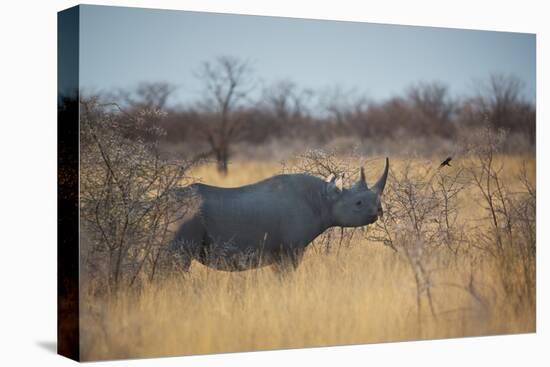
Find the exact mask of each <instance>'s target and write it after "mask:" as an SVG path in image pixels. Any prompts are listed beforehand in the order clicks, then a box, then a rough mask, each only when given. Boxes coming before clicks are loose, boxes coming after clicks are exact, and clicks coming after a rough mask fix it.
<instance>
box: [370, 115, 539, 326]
mask: <svg viewBox="0 0 550 367" xmlns="http://www.w3.org/2000/svg"><path fill="white" fill-rule="evenodd" d="M504 141H505V133H504V132H503V131H501V130H495V129H494V128H492V127H491V126H490V125H487V126H486V127H485V129H484V130H483V134H480V135H479V136H478V140H477V141H470V142H468V144H466V145H465V146H464V147H463V148H462V154H464V155H465V157H466V158H465V159H462V160H461V161H460V163H458V164H456V165H454V166H453V167H452V169H451V167H446V166H441V167H440V166H439V164H438V162H430V161H422V160H420V159H409V160H405V161H404V163H403V164H402V165H401V166H400V167H398V168H395V167H392V169H391V170H390V175H389V178H388V183H387V185H386V188H385V191H384V196H383V205H384V217H383V218H380V219H379V220H378V221H377V222H376V223H375V224H374V226H373V228H371V229H370V230H369V232H368V235H367V236H368V238H369V239H370V240H372V241H377V242H381V243H383V244H385V245H387V246H389V247H391V248H392V249H394V250H395V251H396V252H398V253H399V254H400V255H402V256H403V258H404V259H405V260H406V261H407V263H408V264H409V265H410V268H411V270H412V271H413V273H414V276H415V280H416V290H417V312H418V315H419V317H420V315H421V313H422V312H421V309H422V304H423V302H422V301H423V300H425V303H427V304H428V306H429V309H430V312H431V314H432V316H433V317H437V314H438V313H439V312H438V311H441V310H436V309H435V307H434V296H433V293H434V292H433V289H434V288H438V287H455V288H460V289H462V290H464V291H465V292H467V293H468V294H470V295H471V298H472V299H473V300H474V301H475V302H476V303H478V305H479V306H481V307H485V308H487V304H488V302H490V300H487V299H481V298H480V296H479V292H478V291H477V290H476V279H475V277H474V274H475V272H476V271H475V269H476V268H478V267H479V265H480V264H481V263H482V262H489V263H491V264H494V265H495V266H494V267H495V269H496V273H497V274H498V275H499V278H500V284H501V287H502V289H503V291H504V292H503V294H504V296H505V297H506V298H507V299H509V300H510V302H514V305H512V306H513V308H514V310H515V311H516V312H521V311H522V310H523V311H525V310H528V311H530V312H534V307H535V275H536V274H535V270H536V269H535V266H536V262H535V260H536V242H535V214H536V189H535V187H534V185H533V184H532V182H533V178H531V177H529V176H528V173H527V169H526V166H525V163H523V166H522V167H523V168H522V170H521V172H520V174H519V177H518V180H517V181H518V182H520V185H519V187H510V186H509V185H508V184H507V183H506V182H507V181H509V180H506V175H507V174H508V173H507V172H506V171H505V167H504V163H502V160H500V161H499V163H497V155H498V154H499V153H500V151H499V149H500V147H501V146H502V143H503V142H504ZM472 200H476V201H477V203H478V205H479V209H480V212H479V213H481V214H478V213H477V212H475V213H462V215H460V216H459V213H460V212H461V211H462V208H461V205H462V204H464V203H466V202H467V201H472ZM459 259H460V261H462V260H463V259H467V263H468V265H469V268H470V269H471V275H470V277H469V279H468V280H467V281H466V282H464V283H449V282H437V280H436V279H437V271H438V270H441V269H444V268H446V267H447V266H448V264H449V263H450V262H451V261H458V260H459Z"/></svg>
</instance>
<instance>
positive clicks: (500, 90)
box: [462, 74, 536, 143]
mask: <svg viewBox="0 0 550 367" xmlns="http://www.w3.org/2000/svg"><path fill="white" fill-rule="evenodd" d="M524 88H525V83H524V82H523V81H522V80H521V79H519V78H517V77H516V76H514V75H504V74H493V75H491V76H490V77H489V78H488V79H487V80H485V81H478V82H477V83H476V94H475V96H474V97H473V98H470V99H469V100H467V101H465V103H464V105H463V107H462V119H463V120H465V122H467V123H470V124H478V125H479V124H480V123H481V124H482V123H483V122H484V121H486V120H488V121H489V123H490V124H491V126H493V127H494V128H497V129H499V128H504V129H506V130H508V131H511V132H515V131H517V132H521V133H526V134H527V135H528V136H529V138H530V140H531V143H534V142H535V120H536V111H535V106H534V105H533V103H532V102H530V101H528V100H527V99H526V98H525V97H524V95H523V91H524ZM481 127H483V126H481Z"/></svg>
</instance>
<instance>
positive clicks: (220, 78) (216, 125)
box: [196, 56, 255, 174]
mask: <svg viewBox="0 0 550 367" xmlns="http://www.w3.org/2000/svg"><path fill="white" fill-rule="evenodd" d="M251 73H252V68H251V66H250V64H249V63H248V62H247V61H242V60H239V59H237V58H233V57H228V56H223V57H218V58H217V59H215V60H214V61H213V62H209V61H207V62H204V63H203V64H202V65H201V68H200V70H199V71H198V72H197V73H196V77H197V78H198V79H199V80H201V81H202V82H203V83H204V88H205V90H204V97H205V98H204V100H203V101H202V103H200V109H202V110H203V111H204V112H205V113H206V116H209V117H210V118H205V120H206V121H202V122H201V131H202V132H203V134H204V135H205V137H206V139H207V141H208V144H209V145H210V148H211V150H212V151H211V153H212V154H214V155H215V157H216V161H217V164H218V171H219V172H221V173H223V174H227V170H228V167H227V163H228V161H229V157H230V145H231V143H232V142H233V141H234V140H235V138H236V137H237V136H238V134H239V129H240V128H241V125H242V124H241V123H240V122H241V121H240V120H239V119H238V118H237V117H236V114H235V112H236V110H237V109H239V108H240V107H241V103H242V102H243V101H245V100H246V99H247V98H248V96H249V94H250V92H252V90H253V89H254V88H255V81H254V79H253V78H252V77H251Z"/></svg>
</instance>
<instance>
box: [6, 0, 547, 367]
mask: <svg viewBox="0 0 550 367" xmlns="http://www.w3.org/2000/svg"><path fill="white" fill-rule="evenodd" d="M93 3H95V4H104V5H126V6H140V7H155V8H167V9H185V10H201V11H216V12H230V13H239V14H259V15H279V16H291V17H305V18H318V19H338V20H354V21H368V22H378V23H394V24H410V25H424V26H442V27H457V28H471V29H487V30H503V31H515V32H530V33H537V66H538V68H537V77H538V78H537V101H538V103H537V113H538V123H537V130H538V131H537V163H538V164H537V179H538V186H539V190H538V193H539V196H538V199H539V200H538V201H539V202H538V215H537V219H538V256H537V257H538V259H537V260H538V266H537V272H538V274H537V275H538V282H537V294H538V305H537V310H538V312H537V330H538V331H537V333H536V334H530V335H517V336H500V337H483V338H465V339H452V340H440V341H430V342H408V343H389V344H377V345H362V346H352V347H334V348H316V349H298V350H287V351H275V352H256V353H237V354H225V355H214V356H196V357H183V358H181V357H180V358H164V359H149V360H131V361H122V362H103V363H100V365H111V364H116V365H140V366H168V365H173V366H176V365H182V364H184V365H186V366H222V365H228V364H229V365H239V366H257V365H262V366H280V365H283V366H284V365H297V364H302V365H319V366H333V365H357V366H364V365H367V364H368V365H374V366H376V365H385V366H386V365H389V366H392V365H401V366H408V365H417V364H418V365H422V366H423V367H427V366H438V367H441V366H445V367H450V366H464V365H486V366H489V365H498V366H518V365H526V366H530V365H533V366H538V365H548V363H549V360H550V357H549V353H547V350H548V345H550V330H549V328H550V324H549V320H550V317H549V313H550V307H549V301H548V284H549V279H550V277H549V272H548V267H547V266H546V264H548V263H549V261H550V259H549V251H548V246H547V245H548V240H549V239H550V236H549V231H548V226H544V223H545V222H548V220H549V218H550V217H549V215H550V213H549V205H548V192H549V190H550V188H548V187H544V186H548V185H547V179H548V177H549V175H548V168H547V167H548V164H546V168H545V167H544V165H545V162H547V159H548V158H549V157H548V144H546V143H547V141H548V138H549V137H550V135H549V128H548V118H549V113H548V110H549V109H548V104H549V103H550V92H549V86H550V81H549V78H548V75H549V72H548V66H550V42H549V38H550V26H549V25H548V24H549V22H548V18H547V16H546V17H545V14H548V13H547V11H545V10H546V9H545V6H544V4H545V2H544V1H535V0H522V1H517V0H516V1H513V2H511V1H510V2H506V3H505V2H503V1H496V0H491V1H487V0H486V1H483V2H482V1H479V0H477V1H476V0H460V1H457V0H452V1H438V0H415V1H407V0H401V1H396V0H392V1H365V0H363V1H354V2H352V1H348V0H338V1H330V2H321V1H313V0H311V1H310V0H301V1H296V0H294V1H292V0H263V1H253V0H232V1H223V0H184V1H182V0H180V1H175V0H172V1H169V0H156V1H153V0H142V1H137V0H135V1H128V0H125V1H123V0H118V1H93ZM1 4H2V5H0V6H1V10H0V17H1V19H0V39H1V42H0V107H1V110H2V112H1V113H0V163H1V166H0V194H1V195H2V196H1V200H0V231H1V232H0V233H1V235H0V275H1V276H0V351H1V352H0V361H1V362H0V365H3V366H14V365H26V366H33V365H41V366H44V365H47V366H49V365H69V364H71V363H72V362H71V361H69V360H68V359H65V358H62V357H59V356H57V355H56V354H55V353H54V352H53V349H52V348H53V345H54V344H53V343H54V342H55V339H56V235H57V234H56V83H57V82H56V80H57V79H56V70H57V69H56V51H57V49H56V17H57V16H56V12H57V11H59V10H62V9H64V8H67V7H69V6H72V5H76V4H77V2H75V1H64V0H57V1H53V0H42V1H35V2H31V1H3V2H2V3H1ZM503 62H506V60H503ZM545 66H546V68H545ZM6 81H7V83H6ZM545 144H546V146H545ZM541 185H542V186H543V189H542V190H541Z"/></svg>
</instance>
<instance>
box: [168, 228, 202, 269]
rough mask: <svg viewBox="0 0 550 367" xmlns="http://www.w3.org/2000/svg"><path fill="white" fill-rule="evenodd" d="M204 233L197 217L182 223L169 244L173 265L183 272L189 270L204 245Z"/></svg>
mask: <svg viewBox="0 0 550 367" xmlns="http://www.w3.org/2000/svg"><path fill="white" fill-rule="evenodd" d="M205 237H206V233H205V231H204V228H203V226H202V224H201V222H200V220H198V219H191V220H190V221H188V222H186V223H184V224H182V226H181V227H180V229H179V230H178V231H177V233H176V236H175V238H174V240H173V241H172V243H171V244H170V246H169V248H170V251H169V252H170V258H171V259H172V262H173V264H174V267H175V268H176V269H177V270H179V271H183V272H185V273H187V272H189V268H190V267H191V263H192V261H193V259H195V258H196V257H197V256H198V254H199V252H200V249H201V248H202V247H203V245H204V239H205Z"/></svg>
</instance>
